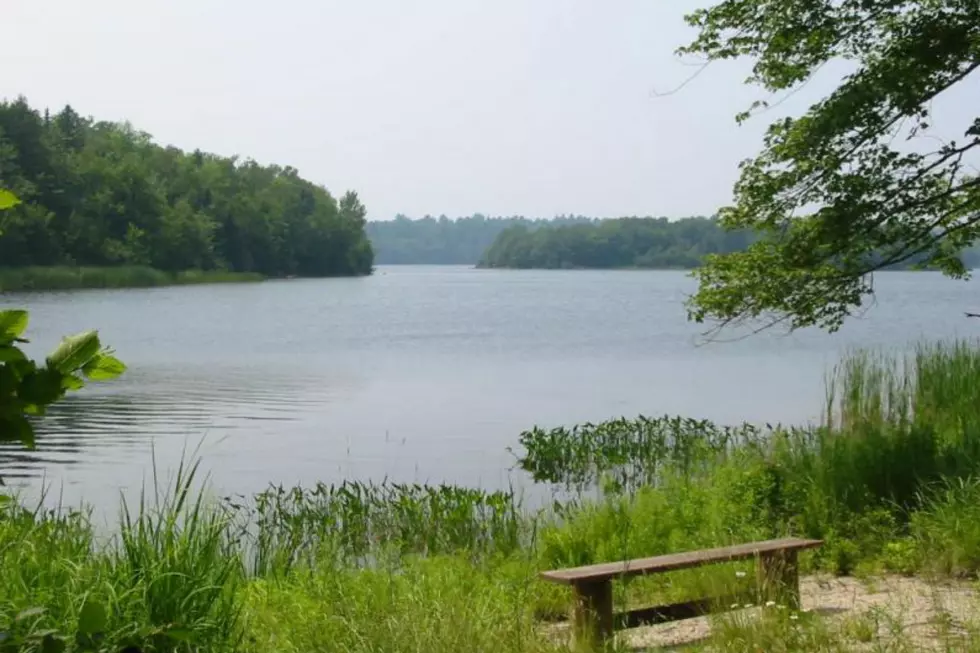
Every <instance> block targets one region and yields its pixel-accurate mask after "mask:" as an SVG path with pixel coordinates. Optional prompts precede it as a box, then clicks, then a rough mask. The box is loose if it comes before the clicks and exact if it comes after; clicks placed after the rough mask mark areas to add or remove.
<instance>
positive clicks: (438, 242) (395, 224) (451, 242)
mask: <svg viewBox="0 0 980 653" xmlns="http://www.w3.org/2000/svg"><path fill="white" fill-rule="evenodd" d="M590 221H591V220H590V218H585V217H579V216H574V215H571V216H558V217H557V218H554V219H553V220H543V219H539V218H538V219H529V218H525V217H523V216H509V217H488V216H485V215H483V214H481V213H475V214H473V215H472V216H466V217H460V218H455V219H450V218H448V217H446V216H445V215H442V216H439V217H438V218H434V217H432V216H430V215H427V216H425V217H424V218H419V219H412V218H409V217H407V216H405V215H401V214H399V215H397V216H395V219H394V220H378V221H372V222H369V223H368V225H367V234H368V237H369V238H370V239H371V245H372V246H373V247H374V252H375V260H376V261H377V262H378V263H379V264H382V265H403V264H416V265H419V264H421V265H475V264H476V263H477V262H478V261H479V260H480V258H481V257H482V256H483V253H484V252H486V251H487V248H488V247H490V245H492V244H493V241H494V240H495V239H496V238H497V236H498V235H499V234H500V232H502V231H503V230H505V229H507V228H509V227H513V226H515V225H523V226H525V227H527V228H528V229H536V228H537V227H539V226H541V225H544V224H554V225H560V224H574V223H581V222H590Z"/></svg>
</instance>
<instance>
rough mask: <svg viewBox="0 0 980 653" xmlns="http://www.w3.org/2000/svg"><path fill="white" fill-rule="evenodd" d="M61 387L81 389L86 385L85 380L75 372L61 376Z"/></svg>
mask: <svg viewBox="0 0 980 653" xmlns="http://www.w3.org/2000/svg"><path fill="white" fill-rule="evenodd" d="M61 387H62V388H64V389H65V390H81V389H82V388H84V387H85V381H83V380H82V379H80V378H78V377H77V376H75V375H74V374H68V375H67V376H64V377H62V378H61Z"/></svg>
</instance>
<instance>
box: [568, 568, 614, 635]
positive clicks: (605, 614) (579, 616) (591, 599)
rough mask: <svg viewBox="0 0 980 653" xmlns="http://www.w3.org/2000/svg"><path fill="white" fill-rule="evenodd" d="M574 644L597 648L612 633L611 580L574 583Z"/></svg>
mask: <svg viewBox="0 0 980 653" xmlns="http://www.w3.org/2000/svg"><path fill="white" fill-rule="evenodd" d="M573 589H574V590H575V624H574V627H575V632H574V637H575V645H576V648H579V646H580V645H583V644H584V645H585V647H588V646H595V647H596V648H599V647H601V646H602V645H603V643H605V642H606V641H607V640H608V639H609V638H610V637H612V633H613V609H612V581H609V580H604V581H596V582H588V583H576V584H575V585H574V586H573Z"/></svg>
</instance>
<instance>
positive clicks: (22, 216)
mask: <svg viewBox="0 0 980 653" xmlns="http://www.w3.org/2000/svg"><path fill="white" fill-rule="evenodd" d="M0 188H6V189H8V190H10V191H12V192H13V193H14V194H16V195H17V196H18V197H19V198H20V199H21V200H22V203H21V204H20V205H18V206H16V207H14V208H12V209H8V210H6V211H2V212H0V232H2V234H0V267H4V268H19V267H26V266H124V265H125V266H148V267H151V268H154V269H159V270H164V271H168V272H175V271H180V270H205V271H209V270H224V271H229V272H240V273H259V274H262V275H268V276H280V275H304V276H321V275H357V274H368V273H370V271H371V267H372V262H373V254H372V250H371V245H370V242H369V241H368V239H367V237H366V235H365V233H364V222H365V221H364V217H365V209H364V206H363V205H362V204H361V202H360V201H359V199H358V197H357V194H356V193H353V192H348V193H347V194H346V195H344V196H343V197H342V198H341V199H340V201H339V202H338V201H337V200H336V199H335V198H334V197H332V196H331V195H330V193H328V192H327V191H326V189H324V188H322V187H320V186H317V185H316V184H313V183H311V182H309V181H306V180H304V179H302V178H301V177H300V176H299V174H298V173H297V171H296V170H295V169H293V168H290V167H288V166H287V167H280V166H276V165H270V166H263V165H259V164H258V163H256V162H254V161H252V160H248V159H246V160H239V159H238V158H237V157H230V158H228V157H222V156H217V155H214V154H206V153H203V152H201V151H194V152H190V153H187V152H183V151H181V150H179V149H177V148H175V147H162V146H160V145H156V144H155V143H153V141H152V140H151V138H150V136H149V135H148V134H146V133H143V132H140V131H137V130H135V129H134V128H133V127H131V126H130V125H129V124H128V123H123V124H119V123H112V122H96V121H94V120H93V119H91V118H83V117H82V116H80V115H79V114H78V113H76V112H75V111H74V110H73V109H72V108H71V107H65V108H64V109H63V110H61V111H60V112H58V113H56V114H53V115H52V114H50V113H48V112H47V111H44V112H43V113H42V112H39V111H37V110H34V109H32V108H31V107H30V106H29V105H28V104H27V102H26V100H24V99H23V98H20V99H18V100H16V101H13V102H0Z"/></svg>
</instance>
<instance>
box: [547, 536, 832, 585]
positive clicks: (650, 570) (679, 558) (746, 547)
mask: <svg viewBox="0 0 980 653" xmlns="http://www.w3.org/2000/svg"><path fill="white" fill-rule="evenodd" d="M821 544H823V542H822V541H821V540H803V539H799V538H795V537H788V538H783V539H779V540H766V541H764V542H750V543H748V544H738V545H736V546H725V547H719V548H717V549H704V550H702V551H685V552H683V553H671V554H668V555H662V556H655V557H652V558H639V559H637V560H621V561H619V562H605V563H602V564H598V565H588V566H585V567H573V568H571V569H556V570H554V571H545V572H542V573H541V577H542V578H545V579H546V580H550V581H553V582H556V583H568V584H575V583H587V582H598V581H605V580H609V579H610V578H620V577H626V576H642V575H644V574H657V573H662V572H667V571H676V570H678V569H688V568H691V567H699V566H701V565H707V564H711V563H716V562H733V561H735V560H746V559H749V558H754V557H756V556H761V555H766V554H774V553H779V552H790V551H800V550H803V549H812V548H815V547H818V546H820V545H821Z"/></svg>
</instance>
